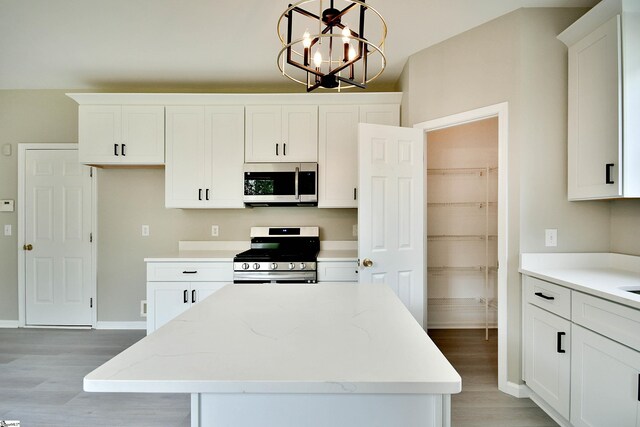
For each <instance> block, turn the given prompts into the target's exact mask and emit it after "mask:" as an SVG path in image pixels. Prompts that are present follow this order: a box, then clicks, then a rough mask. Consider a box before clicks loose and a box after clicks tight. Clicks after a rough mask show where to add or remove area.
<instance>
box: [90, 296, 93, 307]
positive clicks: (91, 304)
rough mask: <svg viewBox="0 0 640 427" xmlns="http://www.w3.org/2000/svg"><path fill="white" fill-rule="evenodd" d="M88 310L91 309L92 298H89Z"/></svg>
mask: <svg viewBox="0 0 640 427" xmlns="http://www.w3.org/2000/svg"><path fill="white" fill-rule="evenodd" d="M89 308H93V298H89Z"/></svg>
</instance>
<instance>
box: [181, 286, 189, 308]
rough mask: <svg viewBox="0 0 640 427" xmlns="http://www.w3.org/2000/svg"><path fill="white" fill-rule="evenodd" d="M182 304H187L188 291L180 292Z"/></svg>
mask: <svg viewBox="0 0 640 427" xmlns="http://www.w3.org/2000/svg"><path fill="white" fill-rule="evenodd" d="M182 296H183V299H182V302H184V303H185V304H186V303H188V302H189V291H187V290H186V289H185V290H184V291H183V292H182Z"/></svg>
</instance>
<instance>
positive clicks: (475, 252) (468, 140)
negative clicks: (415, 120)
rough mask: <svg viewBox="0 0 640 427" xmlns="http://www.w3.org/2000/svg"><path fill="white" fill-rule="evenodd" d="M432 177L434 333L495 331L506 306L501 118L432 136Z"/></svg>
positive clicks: (430, 314) (430, 289)
mask: <svg viewBox="0 0 640 427" xmlns="http://www.w3.org/2000/svg"><path fill="white" fill-rule="evenodd" d="M425 177H426V181H427V182H426V187H427V197H426V204H427V206H426V212H427V260H426V261H427V273H428V283H429V285H428V310H427V313H428V325H429V328H430V329H438V328H484V329H485V330H486V331H487V333H488V329H490V328H496V327H497V308H498V299H497V294H498V293H497V263H498V239H497V234H498V203H497V201H498V118H497V117H494V118H489V119H484V120H479V121H475V122H471V123H466V124H462V125H457V126H452V127H447V128H443V129H438V130H434V131H430V132H427V173H426V174H425ZM487 336H488V335H487Z"/></svg>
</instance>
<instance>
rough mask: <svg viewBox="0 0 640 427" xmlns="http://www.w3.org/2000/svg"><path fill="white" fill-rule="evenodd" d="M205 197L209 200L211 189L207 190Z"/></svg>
mask: <svg viewBox="0 0 640 427" xmlns="http://www.w3.org/2000/svg"><path fill="white" fill-rule="evenodd" d="M205 199H207V200H209V189H208V188H207V189H206V190H205Z"/></svg>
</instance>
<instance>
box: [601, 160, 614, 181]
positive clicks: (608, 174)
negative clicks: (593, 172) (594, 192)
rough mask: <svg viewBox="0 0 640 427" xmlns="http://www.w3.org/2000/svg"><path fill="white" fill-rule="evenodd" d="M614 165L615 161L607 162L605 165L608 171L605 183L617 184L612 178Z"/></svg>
mask: <svg viewBox="0 0 640 427" xmlns="http://www.w3.org/2000/svg"><path fill="white" fill-rule="evenodd" d="M612 167H613V163H607V164H606V165H605V172H606V177H605V180H606V181H605V182H604V183H605V184H615V182H614V181H613V179H611V168H612Z"/></svg>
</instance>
